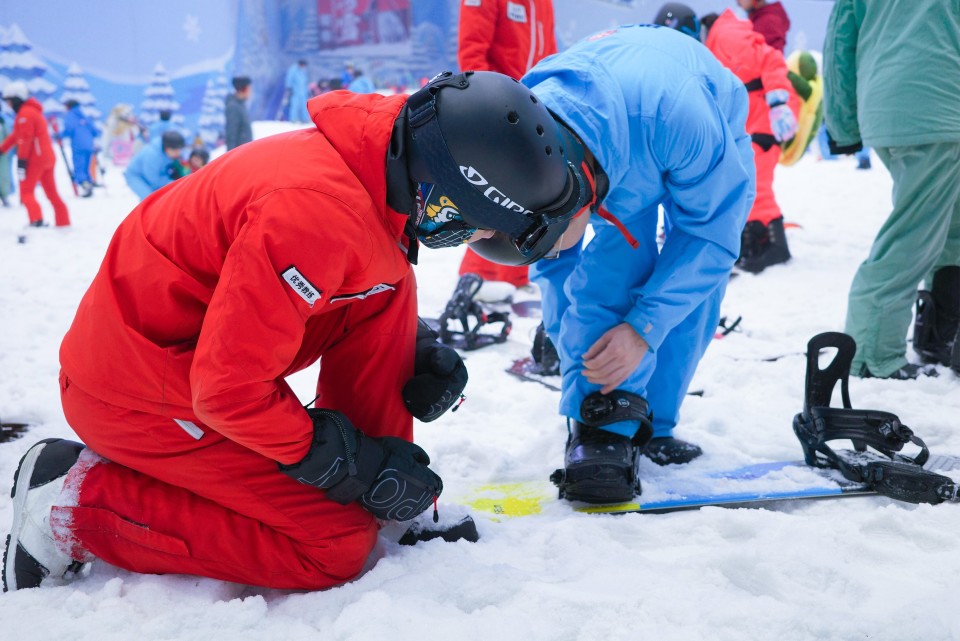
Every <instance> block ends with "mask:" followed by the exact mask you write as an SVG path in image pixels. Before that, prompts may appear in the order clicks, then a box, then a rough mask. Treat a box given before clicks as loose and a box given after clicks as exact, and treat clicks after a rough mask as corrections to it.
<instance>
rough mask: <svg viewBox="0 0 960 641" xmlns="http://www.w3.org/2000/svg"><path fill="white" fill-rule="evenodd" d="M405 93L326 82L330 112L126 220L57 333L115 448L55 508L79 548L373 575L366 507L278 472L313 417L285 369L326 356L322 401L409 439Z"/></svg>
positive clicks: (287, 571) (90, 411) (204, 566)
mask: <svg viewBox="0 0 960 641" xmlns="http://www.w3.org/2000/svg"><path fill="white" fill-rule="evenodd" d="M405 101H406V96H391V97H383V96H380V95H378V94H368V95H355V94H350V93H347V92H334V93H330V94H326V95H324V96H321V97H318V98H314V99H313V100H311V101H310V103H309V111H310V114H311V117H312V119H313V121H314V123H316V128H311V129H309V130H303V131H297V132H293V133H287V134H281V135H276V136H271V137H269V138H265V139H262V140H257V141H254V142H252V143H249V144H246V145H242V146H241V147H238V148H237V149H235V150H233V151H231V152H229V153H227V154H225V155H224V156H223V157H221V158H219V159H217V160H215V161H214V162H212V163H210V164H209V165H208V166H207V167H205V168H204V169H203V170H202V171H199V172H196V173H194V174H191V175H189V176H187V177H186V178H182V179H180V180H178V181H176V182H174V183H172V184H170V185H168V186H167V187H165V188H163V189H160V190H158V191H157V192H155V193H154V194H152V195H151V196H150V197H148V198H147V199H145V200H144V201H143V202H142V203H141V204H140V205H139V206H138V207H137V208H136V209H135V210H133V212H132V213H131V214H130V215H129V216H128V217H127V218H126V220H124V222H123V223H122V224H121V225H120V227H119V229H118V230H117V232H116V234H115V235H114V237H113V239H112V241H111V243H110V246H109V249H108V250H107V254H106V257H105V258H104V261H103V264H102V266H101V268H100V272H99V273H98V274H97V276H96V278H95V279H94V281H93V284H92V285H91V286H90V289H89V290H88V291H87V293H86V294H85V296H84V298H83V300H82V301H81V303H80V307H79V309H78V311H77V315H76V318H75V320H74V322H73V325H72V326H71V328H70V330H69V332H68V333H67V335H66V337H65V338H64V341H63V345H62V346H61V350H60V361H61V366H62V372H61V396H62V400H63V407H64V412H65V416H66V418H67V421H68V422H69V423H70V425H71V426H72V427H73V428H74V430H75V431H76V432H77V434H78V435H79V436H80V437H81V438H82V440H83V441H84V442H85V443H86V444H87V445H88V446H89V447H90V448H91V450H93V452H96V453H97V454H99V455H101V456H103V457H105V458H106V459H108V461H107V462H104V463H98V464H95V465H92V467H89V466H86V467H89V469H85V466H83V465H78V466H75V468H74V470H77V472H76V474H75V473H74V471H72V472H71V478H68V481H67V483H68V485H70V484H71V483H72V484H74V485H76V484H79V494H78V502H79V505H78V506H75V507H63V506H61V507H55V508H54V510H53V521H54V523H56V524H58V525H57V527H56V529H57V530H58V531H61V532H66V533H68V536H66V537H65V538H66V539H67V542H68V544H69V543H75V544H76V545H75V546H74V548H73V551H74V553H75V554H78V553H79V554H82V553H83V552H89V553H91V554H92V555H93V556H95V557H97V558H100V559H104V560H106V561H108V562H110V563H112V564H114V565H117V566H120V567H122V568H126V569H129V570H134V571H137V572H142V573H184V574H193V575H201V576H208V577H214V578H218V579H224V580H229V581H236V582H240V583H247V584H254V585H261V586H268V587H276V588H306V589H316V588H323V587H328V586H331V585H336V584H339V583H342V582H344V581H347V580H349V579H351V578H352V577H354V576H356V575H357V574H358V573H359V572H360V570H361V568H362V566H363V564H364V562H365V560H366V558H367V556H368V554H369V552H370V550H371V549H372V548H373V546H374V543H375V540H376V532H377V526H376V523H375V520H374V517H373V515H372V514H370V513H369V512H367V511H366V510H364V509H363V508H361V507H360V505H359V504H357V503H353V504H350V505H339V504H337V503H335V502H333V501H330V500H328V499H326V497H325V495H324V493H323V491H321V490H318V489H315V488H313V487H311V486H307V485H303V484H300V483H298V482H296V481H294V480H293V479H291V478H289V477H287V476H285V475H284V474H282V473H281V472H280V471H279V470H278V469H277V462H281V463H285V464H291V463H295V462H298V461H299V460H301V459H302V458H303V457H304V456H305V454H306V453H307V451H308V448H309V445H310V443H311V440H312V436H313V425H312V422H311V420H310V418H309V417H308V415H307V413H306V412H305V411H304V409H303V407H302V406H301V405H302V401H301V400H300V399H298V398H297V397H296V396H295V395H294V393H293V392H292V390H291V389H290V388H289V387H288V385H287V383H286V382H285V381H284V377H285V376H287V375H289V374H291V373H293V372H296V371H298V370H301V369H303V368H305V367H307V366H309V365H311V364H312V363H315V362H316V361H317V360H318V359H320V358H321V357H322V359H323V362H322V367H321V370H320V376H319V381H318V384H317V392H318V393H319V395H320V396H319V399H318V400H317V402H316V405H317V407H325V408H332V409H336V410H339V411H341V412H343V413H344V414H345V415H346V416H347V417H348V418H349V419H350V420H351V421H352V422H353V423H354V424H355V425H356V426H357V427H358V428H360V429H362V430H363V431H364V432H366V433H367V434H369V435H371V436H375V437H382V436H397V437H401V438H404V439H407V440H412V433H413V419H412V417H411V415H410V414H409V412H408V411H407V409H406V407H405V406H404V403H403V400H402V396H401V389H402V387H403V384H404V383H405V382H406V381H407V380H409V379H410V378H411V377H412V376H413V361H414V344H415V337H416V328H417V311H416V291H415V289H416V285H415V281H414V276H413V271H412V269H411V267H410V265H409V263H408V261H407V256H406V249H405V247H403V246H402V244H403V241H402V239H403V238H404V235H403V228H404V224H405V222H406V221H407V219H408V217H407V215H405V214H400V213H397V212H395V211H393V210H392V209H390V208H389V207H388V206H387V204H386V177H385V174H386V156H387V147H388V144H389V141H390V135H391V129H392V127H393V123H394V120H395V119H396V117H397V115H398V114H399V112H400V110H401V109H402V107H403V106H404V104H405ZM78 475H79V477H80V478H74V477H75V476H78ZM74 558H82V557H80V556H75V557H74Z"/></svg>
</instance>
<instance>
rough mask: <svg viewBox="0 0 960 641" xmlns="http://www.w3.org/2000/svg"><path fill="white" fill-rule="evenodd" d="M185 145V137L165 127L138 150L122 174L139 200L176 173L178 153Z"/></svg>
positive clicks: (170, 181)
mask: <svg viewBox="0 0 960 641" xmlns="http://www.w3.org/2000/svg"><path fill="white" fill-rule="evenodd" d="M185 146H186V141H185V140H184V139H183V136H182V135H181V134H180V133H179V132H177V131H168V132H166V133H164V134H163V135H162V136H161V137H160V139H159V140H155V141H153V142H151V143H148V144H146V145H144V147H143V149H141V150H140V151H138V152H137V155H136V156H134V157H133V159H132V160H131V161H130V164H129V165H127V169H126V171H124V172H123V177H124V178H125V179H126V181H127V185H129V186H130V189H132V190H133V191H134V192H135V193H136V194H137V196H139V197H140V200H143V199H144V198H146V197H147V196H149V195H150V194H152V193H153V192H155V191H156V190H158V189H160V188H161V187H164V186H166V185H168V184H170V183H172V182H173V181H174V180H175V179H176V178H177V177H179V175H180V172H179V169H180V154H181V153H182V152H183V148H184V147H185Z"/></svg>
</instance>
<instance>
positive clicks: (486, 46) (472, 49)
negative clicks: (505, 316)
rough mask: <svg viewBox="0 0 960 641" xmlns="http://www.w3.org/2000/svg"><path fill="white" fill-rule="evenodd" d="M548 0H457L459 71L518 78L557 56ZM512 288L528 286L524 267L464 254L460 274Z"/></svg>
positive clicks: (551, 10) (472, 252)
mask: <svg viewBox="0 0 960 641" xmlns="http://www.w3.org/2000/svg"><path fill="white" fill-rule="evenodd" d="M553 20H554V18H553V1H552V0H461V1H460V26H459V36H458V37H459V46H458V49H457V62H458V63H459V64H460V68H461V69H463V70H465V71H466V70H474V71H497V72H499V73H502V74H506V75H508V76H510V77H511V78H516V79H517V80H519V79H520V77H521V76H523V74H525V73H526V72H527V71H529V70H530V69H531V68H532V67H533V66H534V65H535V64H537V63H538V62H539V61H540V60H542V59H543V58H546V57H547V56H550V55H553V54H555V53H556V52H557V40H556V37H555V35H554V23H553ZM467 273H474V274H479V275H480V276H481V277H483V279H484V280H489V281H502V282H507V283H510V284H511V285H513V286H514V287H523V286H524V285H526V284H527V283H529V282H530V279H529V277H528V275H527V267H526V266H519V267H517V266H511V265H498V264H497V263H494V262H491V261H488V260H485V259H484V258H482V257H480V256H478V255H477V254H476V252H474V251H472V250H471V249H469V248H468V249H467V252H466V254H464V257H463V261H462V262H461V263H460V274H461V275H462V274H467Z"/></svg>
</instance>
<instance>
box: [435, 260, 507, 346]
mask: <svg viewBox="0 0 960 641" xmlns="http://www.w3.org/2000/svg"><path fill="white" fill-rule="evenodd" d="M481 285H483V278H481V277H480V276H478V275H477V274H464V275H463V276H461V277H460V280H459V281H458V282H457V287H456V289H454V291H453V296H452V297H451V298H450V300H449V301H448V302H447V306H446V308H445V309H444V310H443V314H441V315H440V318H439V319H438V325H439V327H437V328H436V329H437V332H438V333H439V334H440V342H441V343H443V344H444V345H450V346H451V347H455V348H457V349H462V350H464V351H472V350H475V349H480V348H481V347H486V346H487V345H494V344H497V343H503V342H504V341H506V340H507V336H509V335H510V330H511V328H512V326H513V323H511V322H510V314H509V313H508V312H488V311H487V310H485V309H484V308H483V307H482V306H481V305H480V303H478V302H477V301H476V300H474V297H475V296H476V295H477V292H478V291H479V290H480V286H481ZM471 319H473V322H471ZM498 324H499V325H500V329H499V331H496V330H494V331H490V326H492V325H498Z"/></svg>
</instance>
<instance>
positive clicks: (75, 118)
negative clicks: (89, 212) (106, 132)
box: [60, 100, 100, 198]
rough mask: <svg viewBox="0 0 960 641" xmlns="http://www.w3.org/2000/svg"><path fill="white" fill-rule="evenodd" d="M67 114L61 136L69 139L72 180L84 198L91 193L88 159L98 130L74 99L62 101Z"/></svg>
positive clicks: (91, 180)
mask: <svg viewBox="0 0 960 641" xmlns="http://www.w3.org/2000/svg"><path fill="white" fill-rule="evenodd" d="M63 105H64V106H65V107H66V108H67V115H65V116H64V117H63V131H62V132H61V134H60V136H61V138H69V139H70V149H71V151H72V154H73V182H74V183H76V185H77V186H78V187H79V188H80V189H81V190H82V195H83V196H84V197H85V198H86V197H89V196H90V195H92V194H93V179H92V178H91V177H90V159H91V158H92V157H93V153H94V148H95V147H96V141H97V136H99V135H100V132H99V131H98V130H97V125H96V124H95V123H94V122H93V119H92V118H90V117H88V116H87V115H86V114H84V113H83V111H82V110H81V109H80V104H79V103H78V102H77V101H76V100H67V101H66V102H64V103H63Z"/></svg>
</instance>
